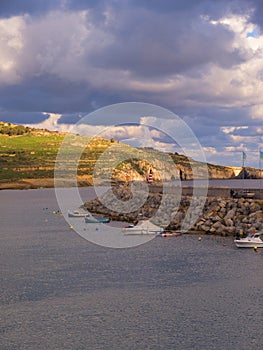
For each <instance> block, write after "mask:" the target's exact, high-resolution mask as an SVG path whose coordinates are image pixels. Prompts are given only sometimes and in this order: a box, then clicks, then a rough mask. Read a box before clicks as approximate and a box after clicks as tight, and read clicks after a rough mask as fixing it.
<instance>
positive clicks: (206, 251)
mask: <svg viewBox="0 0 263 350" xmlns="http://www.w3.org/2000/svg"><path fill="white" fill-rule="evenodd" d="M82 191H83V193H82V196H83V197H84V198H85V200H87V199H88V198H89V196H91V195H92V194H91V192H89V191H90V190H87V189H86V190H85V189H83V190H82ZM58 209H59V208H58V206H57V203H56V198H55V195H54V192H53V190H51V189H47V190H28V191H0V213H1V236H0V238H1V261H0V263H1V276H2V281H1V316H2V322H1V349H6V350H7V349H39V350H42V349H43V350H44V349H45V350H46V349H61V350H62V349H158V350H159V349H165V350H167V349H180V350H184V349H187V350H188V349H189V350H190V349H191V350H192V349H196V350H199V349H209V350H213V349H215V350H222V349H229V350H230V349H231V350H247V349H250V350H260V349H262V347H261V346H262V342H261V340H262V329H261V328H262V327H261V323H262V301H261V299H262V288H263V283H262V273H261V270H262V263H263V250H260V251H259V253H255V252H254V251H253V250H241V249H240V250H239V249H237V248H235V246H234V244H233V242H232V239H230V238H222V237H210V236H205V237H203V239H202V240H201V241H198V237H196V236H191V235H183V236H181V237H178V238H171V239H169V238H156V239H154V240H152V241H151V242H149V243H147V244H144V245H141V246H138V247H135V248H130V249H108V248H103V247H100V246H97V245H94V244H91V243H89V242H88V241H86V240H84V239H82V238H81V237H80V236H79V235H77V234H75V233H74V231H72V230H70V229H69V226H68V224H67V222H66V221H65V220H64V218H63V217H61V216H60V215H59V214H53V212H56V211H57V210H58Z"/></svg>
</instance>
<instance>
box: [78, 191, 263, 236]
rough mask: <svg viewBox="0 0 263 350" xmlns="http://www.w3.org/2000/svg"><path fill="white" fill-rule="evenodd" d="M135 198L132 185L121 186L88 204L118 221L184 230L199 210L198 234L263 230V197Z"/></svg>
mask: <svg viewBox="0 0 263 350" xmlns="http://www.w3.org/2000/svg"><path fill="white" fill-rule="evenodd" d="M116 198H117V200H116ZM131 199H132V193H131V191H130V189H129V187H128V186H120V187H117V188H115V189H114V190H113V191H110V192H107V193H105V194H104V195H103V196H102V198H101V200H99V199H98V198H96V199H94V200H93V201H90V202H87V203H85V204H84V207H85V208H86V209H87V210H89V211H91V212H93V213H98V214H103V215H106V216H108V217H109V218H111V219H112V220H118V221H127V222H132V223H136V222H137V221H138V220H142V219H149V218H152V219H153V222H154V223H155V224H158V225H163V226H164V227H166V228H167V229H173V230H180V228H181V224H182V222H184V221H185V222H186V220H190V221H191V217H192V216H194V215H195V213H198V214H199V215H198V218H197V219H195V220H194V222H192V225H191V229H190V230H189V232H196V233H205V234H214V235H222V236H235V235H243V234H244V235H246V234H248V233H250V232H253V231H258V230H263V201H262V200H254V199H244V198H220V197H211V196H210V197H207V198H206V199H204V198H201V197H199V198H198V197H196V198H192V197H190V196H182V197H180V196H176V195H174V194H168V195H167V194H166V195H165V197H163V195H162V194H161V193H149V194H148V197H147V199H146V201H145V202H144V203H143V204H142V205H141V206H140V197H138V198H137V199H136V198H134V200H133V201H132V203H131V201H130V200H131ZM204 200H205V204H204V205H203V202H204ZM191 202H192V204H191V211H190V210H189V205H190V203H191ZM116 203H117V204H116ZM112 208H114V209H112ZM157 211H158V215H156V213H157ZM189 211H190V212H189ZM186 214H187V216H186Z"/></svg>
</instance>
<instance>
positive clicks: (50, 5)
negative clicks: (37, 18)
mask: <svg viewBox="0 0 263 350" xmlns="http://www.w3.org/2000/svg"><path fill="white" fill-rule="evenodd" d="M60 3H61V1H59V0H44V1H43V0H40V1H37V0H19V1H10V0H1V1H0V17H10V16H17V15H22V14H25V13H28V14H32V15H42V14H43V13H45V12H48V11H50V10H52V9H55V8H57V7H59V5H60Z"/></svg>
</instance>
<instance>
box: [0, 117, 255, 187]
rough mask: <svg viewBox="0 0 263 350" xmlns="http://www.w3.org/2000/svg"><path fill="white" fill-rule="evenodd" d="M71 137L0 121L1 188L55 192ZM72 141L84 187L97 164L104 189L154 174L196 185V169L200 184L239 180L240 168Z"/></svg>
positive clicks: (83, 140)
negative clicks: (206, 180) (205, 180)
mask: <svg viewBox="0 0 263 350" xmlns="http://www.w3.org/2000/svg"><path fill="white" fill-rule="evenodd" d="M66 135H68V134H66V133H60V132H51V131H48V130H46V129H45V130H42V129H32V128H29V127H24V126H21V125H14V124H10V123H3V122H0V169H1V170H0V188H36V187H53V186H54V181H53V180H54V169H55V164H56V157H57V154H58V152H59V150H60V147H61V145H62V142H63V140H64V138H65V136H66ZM71 136H72V137H71V144H70V147H71V149H73V150H74V147H78V145H83V144H85V147H83V152H82V154H81V156H80V159H79V161H78V164H77V169H76V171H75V172H76V173H77V181H78V185H79V186H87V185H92V184H93V175H94V169H95V166H96V165H97V164H98V160H99V162H100V163H99V166H97V168H96V177H97V179H99V181H100V183H101V184H103V183H104V182H105V181H106V182H107V180H109V178H110V181H112V182H115V183H118V182H129V181H145V180H146V179H147V177H148V174H149V170H150V169H151V170H152V172H153V178H154V182H157V183H158V182H161V181H163V180H164V181H173V180H175V179H179V178H180V179H181V180H191V179H192V178H193V169H194V170H195V179H202V178H204V177H206V171H207V172H208V177H209V178H210V179H229V178H234V177H235V175H236V173H237V171H236V168H232V167H226V166H219V165H214V164H205V163H201V162H198V161H195V160H194V159H190V158H188V157H186V156H184V155H180V154H177V153H174V154H173V153H164V152H161V151H158V150H155V149H151V148H133V147H131V146H129V145H127V144H124V143H121V142H118V141H116V140H114V139H110V140H107V139H102V138H89V137H85V136H80V135H74V134H73V135H71ZM72 154H73V156H74V152H73V153H72ZM105 154H106V155H107V156H104V155H105ZM103 157H104V158H103ZM119 159H120V160H119ZM74 163H76V161H75V159H70V158H69V159H67V162H65V168H67V170H68V169H69V168H70V167H72V171H74V168H73V166H72V164H74ZM249 172H250V174H252V169H250V170H249ZM64 180H65V181H64V184H65V186H72V181H67V179H66V178H65V179H64ZM73 185H74V184H73Z"/></svg>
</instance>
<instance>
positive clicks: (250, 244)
mask: <svg viewBox="0 0 263 350" xmlns="http://www.w3.org/2000/svg"><path fill="white" fill-rule="evenodd" d="M234 243H235V245H236V246H237V247H238V248H255V247H257V248H263V231H262V232H257V233H251V234H249V235H248V236H247V237H245V238H239V239H235V240H234Z"/></svg>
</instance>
